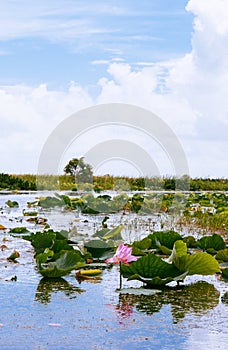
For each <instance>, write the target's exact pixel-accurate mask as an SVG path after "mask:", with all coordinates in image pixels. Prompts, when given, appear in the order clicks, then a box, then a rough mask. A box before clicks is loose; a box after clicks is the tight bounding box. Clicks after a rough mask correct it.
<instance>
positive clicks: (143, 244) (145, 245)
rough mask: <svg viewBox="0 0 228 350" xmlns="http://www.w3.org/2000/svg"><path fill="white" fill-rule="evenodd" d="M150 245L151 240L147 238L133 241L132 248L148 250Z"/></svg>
mask: <svg viewBox="0 0 228 350" xmlns="http://www.w3.org/2000/svg"><path fill="white" fill-rule="evenodd" d="M151 243H152V242H151V239H150V238H149V237H145V238H143V239H141V241H134V242H133V244H132V246H133V247H136V248H139V249H141V250H147V249H150V247H151Z"/></svg>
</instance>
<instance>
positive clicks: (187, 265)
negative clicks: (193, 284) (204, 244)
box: [174, 253, 220, 275]
mask: <svg viewBox="0 0 228 350" xmlns="http://www.w3.org/2000/svg"><path fill="white" fill-rule="evenodd" d="M174 264H175V266H176V267H177V268H178V269H179V270H180V272H183V273H184V272H186V271H188V275H214V274H215V273H217V272H220V267H219V263H218V261H217V260H216V259H215V258H214V257H213V256H211V255H210V254H207V253H195V254H193V255H190V254H186V255H183V256H180V257H178V258H177V259H175V260H174Z"/></svg>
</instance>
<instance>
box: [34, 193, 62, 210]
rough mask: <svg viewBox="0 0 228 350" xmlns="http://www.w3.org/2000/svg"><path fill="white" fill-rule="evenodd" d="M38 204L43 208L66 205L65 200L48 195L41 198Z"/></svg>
mask: <svg viewBox="0 0 228 350" xmlns="http://www.w3.org/2000/svg"><path fill="white" fill-rule="evenodd" d="M38 205H39V206H40V207H42V208H54V207H63V206H65V202H64V200H63V199H62V198H61V199H59V198H56V197H50V196H48V197H46V198H40V200H39V202H38Z"/></svg>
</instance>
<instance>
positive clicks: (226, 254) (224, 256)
mask: <svg viewBox="0 0 228 350" xmlns="http://www.w3.org/2000/svg"><path fill="white" fill-rule="evenodd" d="M215 259H216V260H219V261H224V262H228V248H226V249H222V250H220V251H219V252H218V253H217V254H216V256H215Z"/></svg>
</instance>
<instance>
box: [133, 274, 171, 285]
mask: <svg viewBox="0 0 228 350" xmlns="http://www.w3.org/2000/svg"><path fill="white" fill-rule="evenodd" d="M131 280H138V281H140V282H143V283H146V284H147V285H151V286H164V285H166V284H168V283H170V282H172V281H173V278H172V277H166V278H161V277H159V276H156V277H153V278H145V277H142V276H140V275H138V274H135V275H132V276H131V277H129V278H128V281H131Z"/></svg>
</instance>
